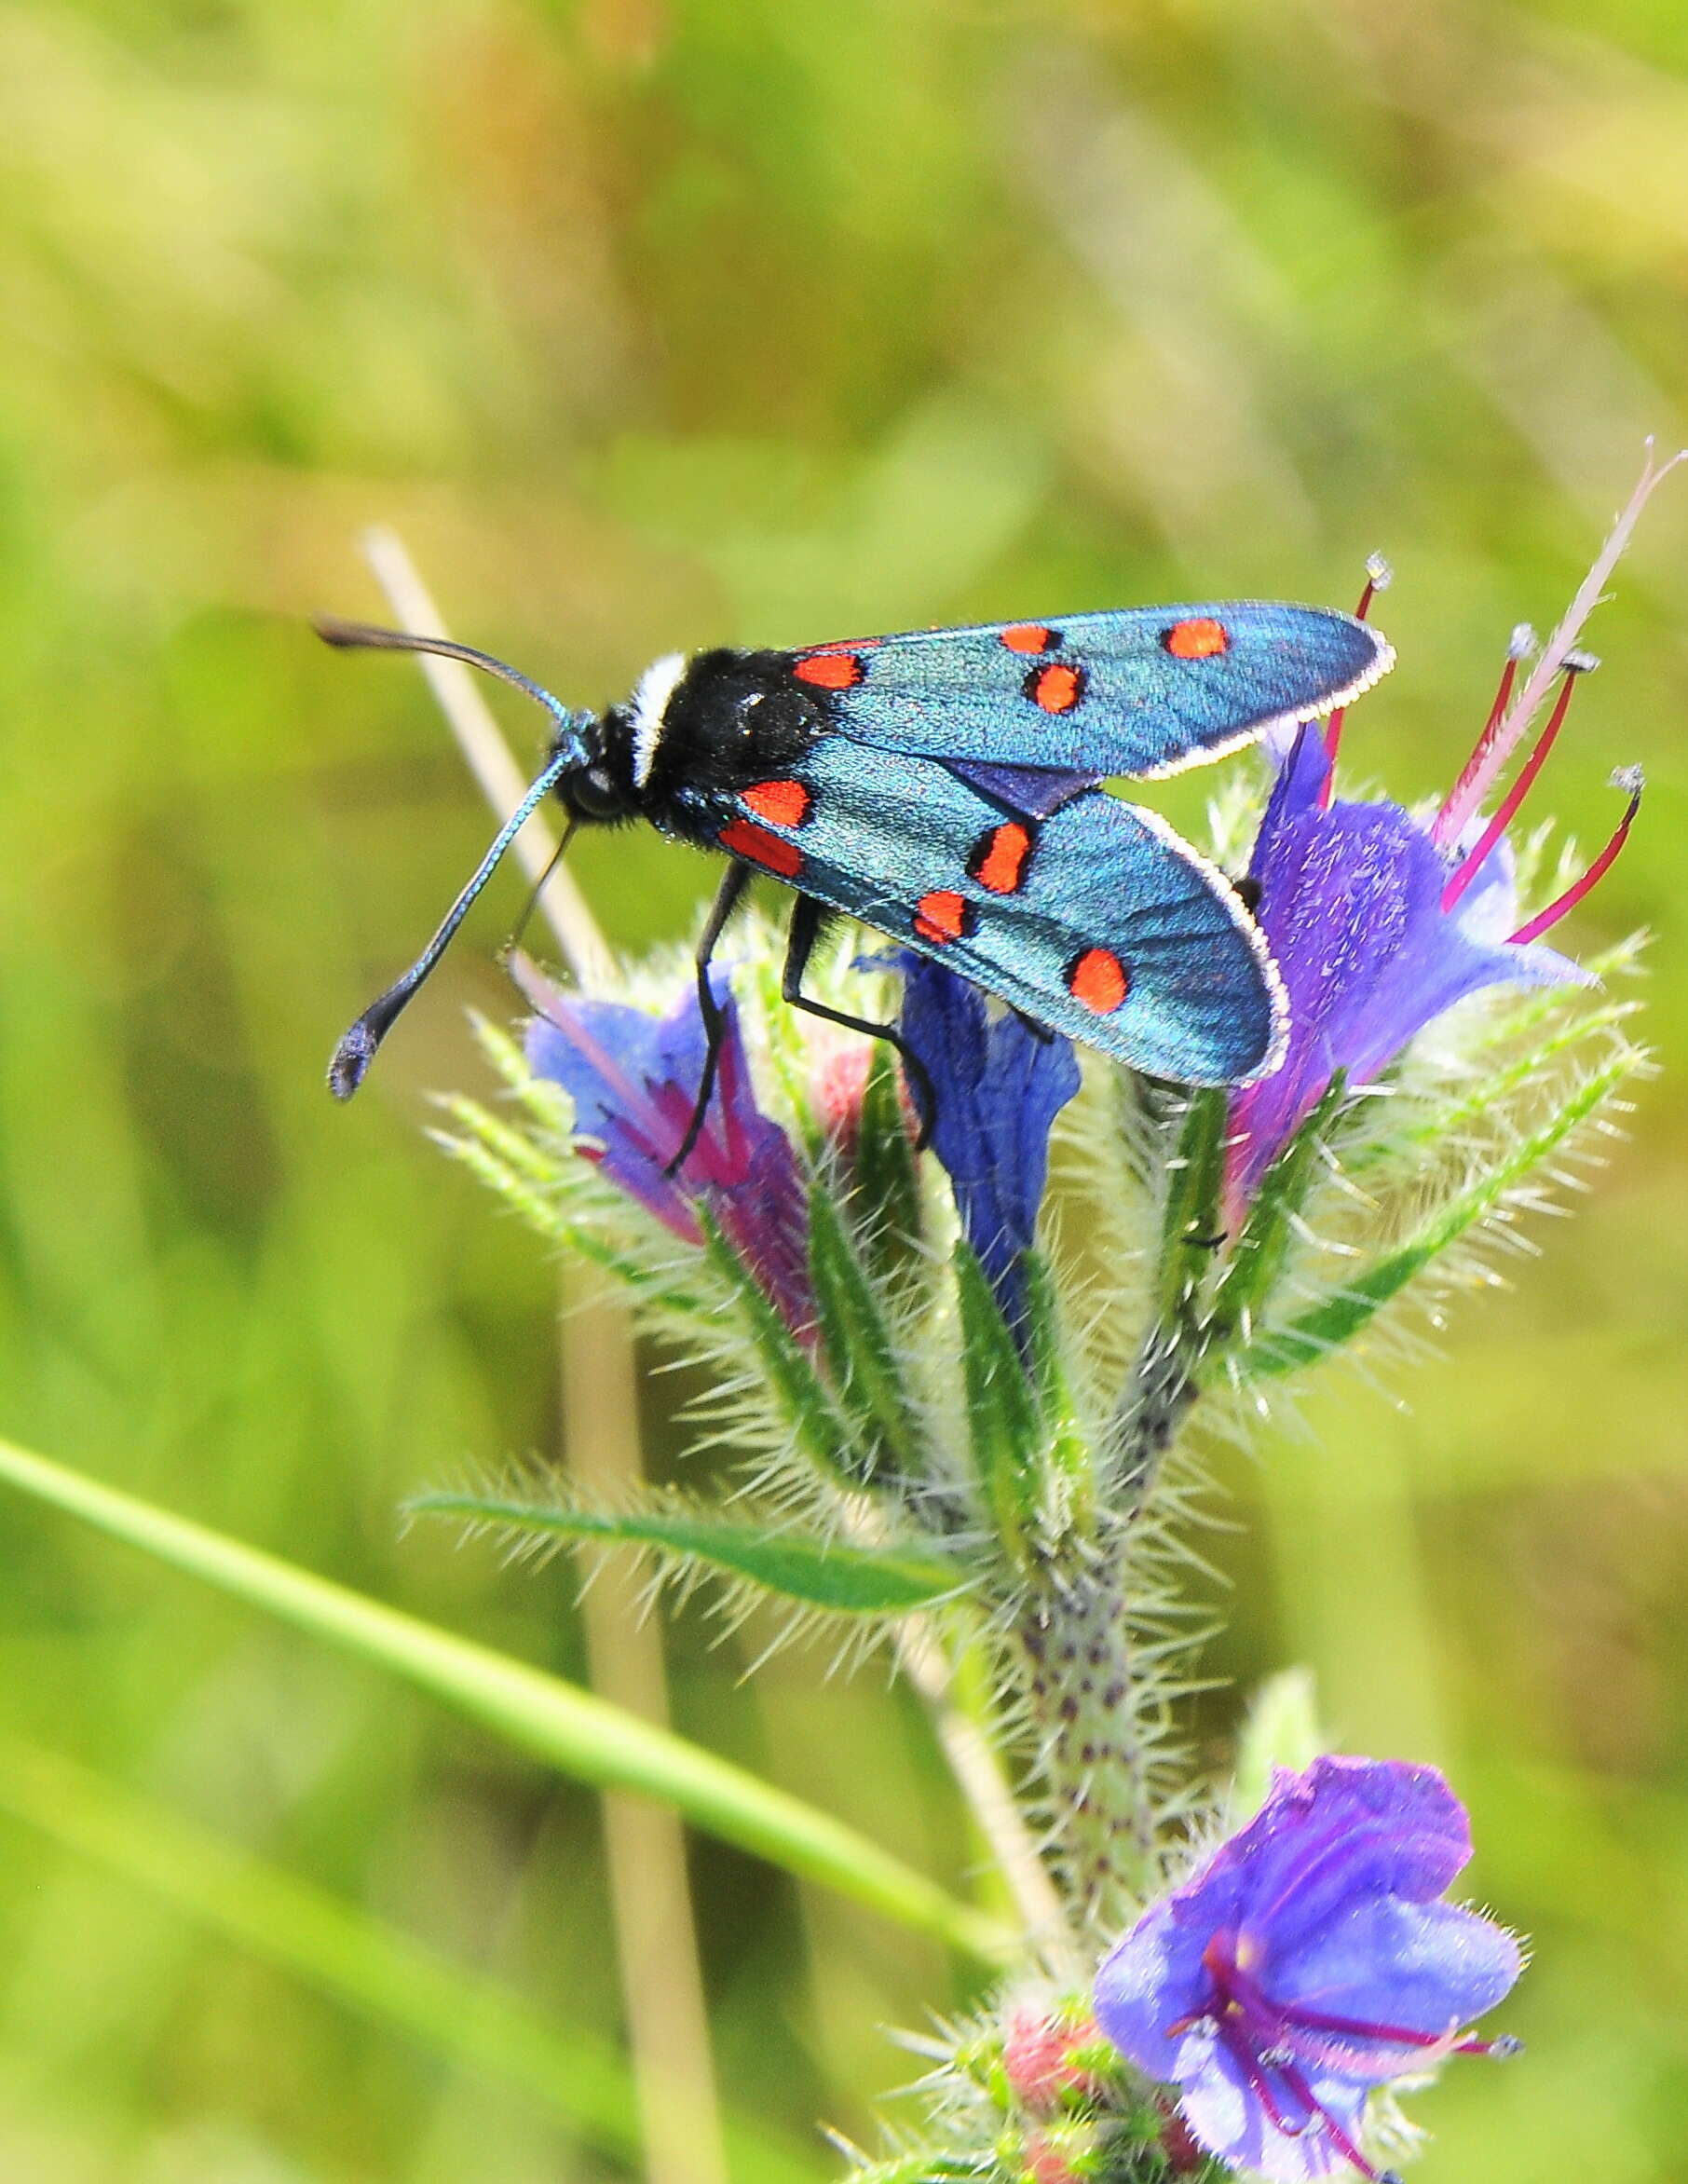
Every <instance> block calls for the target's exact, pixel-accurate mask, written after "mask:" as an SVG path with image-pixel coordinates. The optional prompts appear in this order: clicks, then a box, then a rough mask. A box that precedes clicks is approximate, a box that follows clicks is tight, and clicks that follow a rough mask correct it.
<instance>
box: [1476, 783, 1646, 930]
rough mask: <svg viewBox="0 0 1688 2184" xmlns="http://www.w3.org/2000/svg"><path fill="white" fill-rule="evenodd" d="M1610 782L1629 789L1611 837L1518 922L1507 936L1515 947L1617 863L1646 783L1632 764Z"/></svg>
mask: <svg viewBox="0 0 1688 2184" xmlns="http://www.w3.org/2000/svg"><path fill="white" fill-rule="evenodd" d="M1612 785H1613V788H1627V790H1628V791H1629V809H1628V810H1627V812H1625V813H1624V816H1623V817H1622V818H1621V819H1620V820H1619V821H1618V823H1617V825H1616V826H1615V827H1614V828H1613V833H1612V839H1611V840H1610V841H1609V842H1608V843H1607V844H1606V846H1605V848H1604V849H1603V850H1602V851H1601V852H1600V855H1599V856H1598V857H1596V859H1595V860H1594V862H1593V864H1592V865H1590V866H1589V867H1588V869H1587V871H1586V872H1585V873H1584V874H1583V877H1582V878H1581V879H1580V880H1572V883H1571V885H1570V886H1569V887H1568V888H1567V889H1566V890H1565V892H1564V894H1559V895H1555V897H1554V898H1553V900H1552V901H1551V902H1550V903H1549V904H1548V905H1547V908H1545V910H1538V911H1537V912H1536V914H1535V916H1534V917H1533V918H1531V920H1530V921H1529V923H1528V924H1526V925H1520V926H1519V927H1518V931H1517V932H1516V933H1513V934H1510V935H1508V936H1507V937H1508V939H1509V940H1510V941H1511V942H1512V943H1513V944H1514V945H1515V946H1516V947H1518V948H1523V947H1526V946H1528V944H1529V943H1530V942H1531V941H1532V940H1539V939H1540V938H1541V936H1542V935H1543V934H1544V933H1546V932H1548V931H1549V930H1550V929H1551V928H1552V927H1553V926H1555V925H1557V924H1558V923H1559V920H1560V919H1561V918H1562V917H1564V916H1565V915H1566V913H1567V912H1568V911H1571V910H1574V909H1575V908H1576V906H1577V905H1578V903H1580V902H1581V901H1582V899H1583V897H1584V896H1585V895H1586V894H1588V893H1589V891H1590V890H1591V889H1593V888H1596V887H1598V886H1599V885H1600V881H1601V880H1604V879H1605V877H1606V875H1607V873H1608V872H1610V871H1611V869H1612V867H1613V865H1615V864H1616V863H1617V858H1618V852H1619V851H1620V850H1621V849H1622V848H1623V846H1624V844H1625V843H1626V842H1627V840H1628V839H1629V829H1630V828H1631V827H1632V826H1634V825H1635V815H1636V813H1637V812H1639V811H1640V808H1641V791H1642V790H1643V788H1644V787H1645V786H1646V784H1645V783H1644V782H1643V780H1642V779H1641V770H1640V767H1639V766H1632V767H1629V768H1627V769H1626V770H1625V771H1622V772H1620V773H1614V774H1613V777H1612Z"/></svg>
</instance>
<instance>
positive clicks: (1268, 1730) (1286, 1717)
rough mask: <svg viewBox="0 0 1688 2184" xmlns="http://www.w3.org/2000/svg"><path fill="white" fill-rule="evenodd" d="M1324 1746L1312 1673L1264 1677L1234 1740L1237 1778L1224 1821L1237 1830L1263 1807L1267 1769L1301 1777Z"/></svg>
mask: <svg viewBox="0 0 1688 2184" xmlns="http://www.w3.org/2000/svg"><path fill="white" fill-rule="evenodd" d="M1329 1749H1330V1746H1329V1743H1328V1741H1327V1739H1326V1736H1325V1732H1324V1730H1323V1728H1322V1727H1320V1724H1319V1700H1318V1687H1317V1686H1316V1684H1315V1683H1314V1674H1313V1671H1312V1670H1311V1669H1280V1670H1279V1672H1278V1673H1277V1674H1276V1675H1275V1676H1268V1677H1267V1678H1266V1681H1265V1682H1264V1683H1263V1684H1261V1685H1260V1686H1259V1688H1258V1689H1257V1690H1256V1692H1255V1695H1254V1697H1253V1698H1252V1699H1250V1700H1249V1702H1248V1712H1247V1714H1246V1717H1245V1719H1244V1722H1243V1727H1242V1729H1241V1731H1240V1733H1239V1735H1238V1737H1237V1764H1236V1775H1235V1778H1234V1780H1233V1781H1232V1787H1231V1796H1230V1799H1229V1813H1228V1818H1229V1822H1230V1824H1231V1826H1232V1827H1233V1828H1238V1827H1241V1826H1242V1824H1243V1822H1245V1821H1246V1820H1252V1819H1253V1817H1254V1815H1255V1814H1256V1813H1257V1812H1258V1811H1259V1809H1260V1807H1261V1806H1262V1805H1264V1804H1265V1802H1266V1796H1267V1793H1268V1792H1269V1791H1270V1790H1271V1788H1272V1770H1273V1768H1274V1767H1287V1768H1293V1769H1294V1770H1295V1772H1296V1773H1298V1774H1299V1773H1300V1772H1301V1770H1302V1769H1303V1768H1309V1767H1311V1766H1312V1765H1313V1763H1314V1760H1315V1759H1317V1758H1318V1756H1319V1754H1321V1753H1323V1752H1328V1751H1329Z"/></svg>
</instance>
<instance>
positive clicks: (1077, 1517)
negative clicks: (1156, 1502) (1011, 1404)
mask: <svg viewBox="0 0 1688 2184" xmlns="http://www.w3.org/2000/svg"><path fill="white" fill-rule="evenodd" d="M1020 1271H1021V1273H1022V1275H1023V1276H1024V1277H1025V1282H1026V1331H1027V1346H1028V1351H1029V1353H1030V1371H1031V1380H1032V1385H1033V1387H1034V1388H1035V1390H1036V1392H1037V1399H1038V1406H1039V1408H1040V1409H1041V1412H1042V1413H1043V1426H1044V1430H1045V1433H1046V1435H1047V1437H1048V1454H1047V1461H1048V1465H1049V1468H1050V1470H1051V1472H1052V1473H1053V1474H1054V1475H1055V1477H1057V1478H1059V1479H1061V1480H1062V1481H1065V1484H1066V1498H1067V1508H1066V1511H1065V1514H1066V1517H1067V1520H1068V1522H1069V1525H1070V1526H1072V1527H1074V1528H1076V1529H1077V1530H1079V1531H1082V1532H1083V1533H1085V1534H1089V1533H1090V1532H1092V1531H1093V1530H1094V1528H1095V1517H1096V1468H1095V1465H1094V1463H1093V1461H1092V1457H1091V1447H1090V1437H1089V1435H1088V1434H1087V1433H1086V1432H1085V1431H1084V1427H1083V1424H1082V1420H1081V1419H1080V1417H1079V1413H1078V1408H1077V1406H1076V1405H1075V1403H1074V1402H1073V1399H1072V1389H1071V1387H1070V1385H1069V1382H1068V1378H1067V1361H1066V1358H1065V1355H1064V1353H1063V1350H1062V1346H1061V1324H1060V1298H1059V1293H1058V1291H1057V1289H1056V1285H1055V1273H1054V1269H1053V1268H1052V1267H1051V1266H1050V1263H1049V1262H1048V1260H1047V1259H1045V1258H1044V1256H1043V1254H1042V1253H1041V1251H1039V1250H1037V1249H1031V1250H1028V1251H1023V1252H1022V1253H1021V1254H1020Z"/></svg>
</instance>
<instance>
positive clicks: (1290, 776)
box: [1225, 586, 1641, 1228]
mask: <svg viewBox="0 0 1688 2184" xmlns="http://www.w3.org/2000/svg"><path fill="white" fill-rule="evenodd" d="M1370 592H1371V587H1370V586H1368V592H1367V597H1368V598H1369V596H1370ZM1362 604H1364V602H1363V603H1362ZM1532 643H1533V639H1532V637H1531V632H1530V631H1529V630H1528V629H1525V628H1520V629H1518V631H1516V632H1515V633H1514V638H1513V645H1512V648H1511V649H1510V651H1509V653H1508V656H1507V662H1506V668H1505V672H1504V675H1503V676H1502V680H1501V687H1500V690H1499V692H1498V694H1497V695H1496V698H1495V701H1494V703H1493V705H1492V706H1491V710H1490V714H1489V718H1488V721H1487V723H1486V725H1485V727H1484V729H1483V732H1482V734H1481V736H1480V737H1479V738H1478V740H1477V747H1476V749H1475V750H1474V751H1473V753H1472V756H1471V759H1470V761H1469V763H1468V764H1467V765H1466V767H1465V769H1464V771H1463V773H1462V774H1461V776H1460V779H1459V781H1458V782H1457V783H1456V784H1455V785H1454V787H1453V789H1452V790H1451V791H1450V794H1449V796H1448V798H1447V799H1446V800H1445V801H1444V802H1443V804H1442V806H1441V808H1440V810H1439V811H1438V812H1436V815H1435V817H1434V818H1428V819H1426V818H1421V817H1419V816H1417V815H1415V814H1414V813H1413V812H1409V811H1408V810H1407V809H1406V808H1405V807H1404V806H1402V805H1400V804H1396V803H1392V802H1390V801H1388V800H1387V799H1375V800H1371V801H1366V802H1333V801H1332V793H1331V792H1332V786H1333V782H1334V776H1335V767H1336V753H1337V745H1338V741H1339V738H1340V736H1341V717H1340V716H1333V717H1332V720H1331V722H1330V723H1329V725H1328V726H1327V728H1326V730H1324V732H1323V734H1322V735H1321V733H1320V731H1319V730H1318V729H1317V728H1316V727H1314V726H1313V725H1309V726H1308V727H1306V728H1303V729H1301V730H1300V731H1299V733H1298V734H1297V735H1296V738H1295V740H1294V742H1293V743H1292V744H1290V746H1289V748H1288V750H1287V752H1286V754H1285V755H1284V757H1283V759H1282V763H1281V766H1280V770H1279V773H1278V778H1277V782H1276V785H1275V786H1274V787H1273V792H1272V797H1271V799H1270V801H1269V802H1268V804H1267V807H1266V813H1265V817H1264V818H1263V819H1262V821H1261V823H1260V830H1259V835H1258V837H1257V838H1256V841H1255V846H1254V853H1253V855H1252V857H1251V859H1250V863H1249V874H1248V876H1249V880H1250V882H1251V884H1252V886H1253V888H1254V889H1255V891H1256V893H1257V895H1258V904H1257V909H1256V915H1257V917H1258V919H1259V924H1260V927H1261V930H1262V931H1263V932H1264V934H1265V935H1266V939H1267V943H1268V945H1269V946H1270V948H1271V949H1272V953H1273V957H1274V959H1275V960H1276V962H1277V965H1278V969H1279V971H1280V972H1281V973H1282V975H1283V979H1284V984H1285V988H1286V992H1287V994H1288V998H1289V1037H1288V1042H1287V1044H1286V1049H1285V1054H1284V1059H1283V1062H1282V1064H1281V1066H1280V1067H1279V1068H1278V1069H1277V1070H1275V1071H1274V1072H1273V1074H1272V1075H1271V1076H1269V1077H1264V1078H1261V1079H1260V1080H1259V1082H1258V1083H1256V1084H1253V1085H1245V1086H1244V1087H1243V1088H1242V1089H1241V1090H1239V1091H1238V1092H1237V1093H1235V1094H1234V1095H1233V1097H1232V1100H1231V1104H1230V1114H1229V1130H1228V1140H1227V1148H1226V1167H1225V1208H1226V1214H1227V1220H1228V1225H1230V1226H1232V1228H1234V1227H1235V1225H1236V1222H1237V1221H1238V1220H1239V1219H1240V1217H1241V1215H1242V1214H1243V1213H1244V1212H1245V1211H1246V1208H1247V1206H1248V1203H1249V1201H1250V1199H1251V1198H1252V1197H1253V1195H1254V1193H1255V1190H1256V1188H1257V1186H1258V1185H1259V1181H1260V1179H1261V1177H1262V1176H1263V1175H1264V1174H1265V1172H1266V1170H1267V1169H1268V1168H1269V1167H1271V1165H1272V1163H1273V1160H1274V1159H1276V1157H1277V1155H1278V1154H1279V1153H1281V1152H1282V1151H1283V1150H1284V1148H1285V1147H1286V1145H1287V1144H1288V1142H1289V1140H1290V1139H1291V1138H1292V1137H1293V1136H1294V1135H1295V1133H1296V1131H1297V1130H1298V1129H1299V1128H1300V1126H1301V1124H1302V1123H1303V1122H1305V1121H1306V1119H1307V1117H1308V1116H1309V1115H1310V1114H1311V1113H1312V1112H1313V1111H1314V1108H1315V1107H1316V1106H1317V1105H1318V1102H1319V1100H1320V1099H1321V1098H1322V1097H1323V1096H1324V1094H1325V1092H1326V1090H1327V1087H1328V1086H1329V1085H1330V1083H1331V1080H1332V1079H1333V1078H1334V1077H1335V1076H1336V1074H1337V1072H1339V1071H1341V1072H1343V1074H1344V1075H1345V1077H1346V1080H1347V1083H1348V1085H1350V1086H1351V1087H1352V1088H1354V1089H1355V1090H1360V1089H1364V1088H1365V1087H1367V1086H1368V1085H1375V1084H1376V1083H1377V1082H1378V1080H1379V1079H1380V1078H1381V1077H1382V1075H1383V1073H1384V1072H1386V1071H1387V1070H1388V1069H1389V1067H1390V1065H1391V1064H1392V1063H1393V1062H1395V1060H1396V1059H1397V1058H1398V1057H1399V1056H1400V1055H1401V1053H1402V1052H1403V1050H1404V1049H1405V1048H1406V1047H1407V1045H1408V1044H1409V1042H1410V1041H1411V1040H1413V1039H1414V1038H1415V1037H1416V1036H1417V1035H1418V1033H1419V1032H1421V1031H1423V1029H1424V1028H1425V1026H1426V1025H1427V1024H1429V1023H1431V1022H1432V1021H1433V1020H1434V1019H1435V1018H1436V1017H1439V1016H1440V1015H1441V1014H1442V1013H1443V1011H1444V1010H1446V1009H1449V1008H1451V1007H1452V1006H1453V1004H1454V1003H1455V1002H1458V1001H1463V999H1464V998H1465V997H1466V995H1468V994H1472V993H1476V992H1477V991H1478V990H1480V989H1481V988H1483V987H1485V986H1496V985H1514V986H1552V985H1562V984H1566V983H1569V982H1574V981H1578V980H1584V979H1585V978H1586V974H1585V973H1583V972H1582V971H1580V970H1579V969H1578V967H1577V966H1576V964H1575V963H1573V962H1571V961H1570V960H1569V959H1568V958H1567V957H1565V956H1562V955H1560V954H1559V953H1558V952H1557V951H1556V950H1555V949H1550V948H1542V947H1539V946H1537V945H1536V943H1537V942H1538V940H1539V938H1540V935H1542V934H1544V933H1545V932H1547V931H1548V930H1549V929H1550V928H1551V927H1552V926H1554V925H1556V924H1558V922H1559V920H1560V919H1561V918H1563V917H1564V916H1565V915H1566V913H1567V912H1568V911H1569V910H1571V909H1572V908H1574V906H1575V905H1576V904H1577V903H1578V902H1580V901H1581V900H1582V898H1583V897H1584V895H1586V894H1587V893H1588V891H1589V889H1590V888H1592V887H1593V886H1594V885H1595V883H1596V882H1597V881H1598V880H1600V878H1601V877H1602V876H1603V875H1604V874H1605V872H1606V871H1607V869H1608V868H1609V867H1610V866H1611V864H1612V862H1613V858H1615V856H1616V855H1617V853H1618V851H1619V850H1620V849H1621V848H1622V847H1623V845H1624V841H1625V839H1627V835H1628V832H1629V827H1630V824H1631V822H1632V821H1633V820H1634V818H1635V814H1636V812H1637V810H1638V809H1639V808H1640V791H1641V780H1640V772H1639V771H1626V772H1620V773H1616V774H1614V775H1613V785H1614V786H1617V787H1620V788H1623V789H1626V790H1627V792H1628V795H1629V804H1628V808H1627V811H1626V812H1625V814H1624V817H1623V818H1622V820H1621V821H1620V822H1619V824H1618V826H1617V828H1616V829H1615V831H1614V832H1613V836H1612V839H1611V840H1610V841H1609V842H1608V843H1607V845H1606V847H1605V848H1604V849H1603V850H1602V851H1601V853H1600V855H1599V856H1598V857H1597V858H1596V859H1595V860H1594V862H1593V864H1592V865H1590V866H1589V867H1588V869H1587V870H1586V872H1585V873H1584V874H1583V876H1582V877H1581V879H1579V880H1577V881H1576V882H1575V883H1574V884H1573V885H1572V886H1571V887H1568V888H1567V889H1566V890H1565V891H1564V893H1563V894H1560V895H1559V897H1558V898H1557V899H1556V900H1555V901H1553V902H1552V903H1550V904H1548V905H1547V907H1546V908H1545V909H1544V910H1542V911H1540V912H1539V913H1538V914H1537V915H1536V916H1534V917H1532V918H1531V919H1529V920H1528V921H1524V922H1520V921H1519V915H1518V902H1517V897H1516V894H1515V891H1514V887H1513V865H1512V853H1511V848H1510V845H1509V843H1508V841H1507V839H1506V829H1507V827H1508V826H1509V825H1510V823H1511V821H1512V820H1513V818H1514V817H1515V816H1516V814H1517V812H1518V808H1519V806H1520V805H1521V804H1522V802H1523V800H1524V798H1525V797H1526V796H1527V795H1528V793H1529V791H1530V788H1531V784H1532V783H1533V782H1534V780H1535V777H1536V775H1537V773H1538V772H1539V771H1541V767H1542V764H1543V762H1544V761H1545V758H1546V756H1547V753H1548V751H1549V750H1550V749H1551V748H1552V746H1553V744H1554V741H1555V739H1556V738H1557V736H1558V734H1559V729H1560V727H1561V726H1562V724H1563V722H1564V718H1565V714H1566V710H1567V708H1568V706H1569V704H1570V700H1571V692H1572V685H1573V683H1574V682H1575V680H1576V678H1577V676H1579V675H1581V674H1584V673H1586V672H1587V671H1588V670H1589V669H1590V668H1591V667H1593V666H1595V665H1597V664H1598V662H1594V661H1593V660H1591V659H1590V658H1589V657H1588V656H1587V655H1586V654H1580V653H1576V652H1573V651H1571V650H1569V649H1568V648H1561V649H1560V652H1559V661H1558V665H1559V668H1560V669H1561V670H1562V671H1563V683H1562V686H1561V688H1560V690H1559V699H1558V702H1557V703H1556V704H1555V706H1554V708H1553V712H1552V714H1551V716H1550V717H1549V719H1548V721H1547V724H1546V726H1545V729H1544V730H1543V731H1542V733H1541V735H1540V737H1539V738H1538V740H1537V742H1536V744H1535V747H1534V749H1533V750H1532V751H1531V755H1530V757H1529V758H1528V759H1527V760H1526V761H1525V763H1524V765H1523V766H1522V768H1520V770H1519V772H1518V778H1517V780H1516V781H1515V782H1514V783H1513V785H1512V787H1511V788H1510V789H1509V790H1508V791H1507V793H1506V795H1505V796H1504V798H1503V799H1502V800H1501V803H1500V805H1499V807H1498V809H1497V810H1496V812H1495V813H1494V815H1493V817H1492V818H1491V819H1490V820H1489V821H1488V822H1487V823H1483V822H1481V821H1480V820H1479V818H1478V816H1477V808H1478V805H1479V803H1480V801H1481V799H1482V795H1483V792H1484V790H1485V788H1486V787H1487V786H1488V785H1490V784H1491V783H1492V781H1493V780H1494V778H1495V776H1496V775H1497V774H1498V772H1499V771H1500V767H1501V765H1502V763H1503V762H1504V758H1506V756H1507V755H1508V752H1509V750H1510V749H1511V747H1512V745H1513V744H1515V743H1516V742H1517V740H1518V736H1519V735H1520V734H1521V733H1522V730H1523V729H1524V727H1525V726H1527V725H1528V723H1527V719H1526V718H1524V717H1521V711H1522V706H1521V705H1520V707H1519V708H1515V709H1514V712H1513V714H1511V715H1508V713H1507V700H1508V699H1509V697H1510V696H1511V693H1512V685H1513V680H1514V677H1515V676H1516V674H1517V670H1518V661H1519V659H1520V658H1521V657H1523V656H1524V653H1525V650H1526V648H1528V647H1529V646H1530V645H1531V644H1532ZM1528 699H1529V692H1528V691H1526V693H1525V700H1524V701H1523V703H1527V702H1528Z"/></svg>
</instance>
